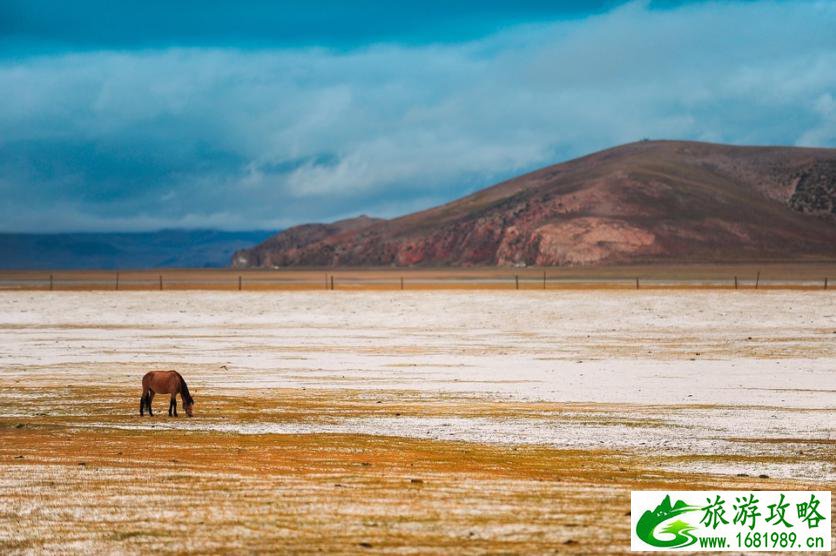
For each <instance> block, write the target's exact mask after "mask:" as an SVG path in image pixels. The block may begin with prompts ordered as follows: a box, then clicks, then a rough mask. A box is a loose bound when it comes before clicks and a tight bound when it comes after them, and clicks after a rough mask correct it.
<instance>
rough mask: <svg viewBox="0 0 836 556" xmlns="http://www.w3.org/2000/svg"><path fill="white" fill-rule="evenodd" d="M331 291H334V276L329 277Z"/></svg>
mask: <svg viewBox="0 0 836 556" xmlns="http://www.w3.org/2000/svg"><path fill="white" fill-rule="evenodd" d="M331 291H334V276H333V275H331Z"/></svg>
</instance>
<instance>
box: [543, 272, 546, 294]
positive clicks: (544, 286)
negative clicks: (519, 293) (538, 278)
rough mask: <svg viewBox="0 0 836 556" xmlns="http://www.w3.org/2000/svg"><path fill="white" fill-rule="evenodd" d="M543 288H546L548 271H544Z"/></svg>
mask: <svg viewBox="0 0 836 556" xmlns="http://www.w3.org/2000/svg"><path fill="white" fill-rule="evenodd" d="M543 289H544V290H545V289H546V271H545V270H544V271H543Z"/></svg>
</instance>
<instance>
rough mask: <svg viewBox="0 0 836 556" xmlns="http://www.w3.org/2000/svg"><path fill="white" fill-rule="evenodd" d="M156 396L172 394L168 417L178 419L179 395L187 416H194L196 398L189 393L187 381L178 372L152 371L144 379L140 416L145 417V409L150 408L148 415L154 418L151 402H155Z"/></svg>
mask: <svg viewBox="0 0 836 556" xmlns="http://www.w3.org/2000/svg"><path fill="white" fill-rule="evenodd" d="M154 394H171V402H170V403H169V404H168V416H169V417H171V416H172V415H173V416H174V417H177V394H180V398H182V400H183V409H185V410H186V415H188V416H189V417H191V416H192V408H193V407H194V398H192V395H191V394H190V393H189V387H188V386H187V385H186V381H185V379H183V377H182V376H181V375H180V373H178V372H177V371H151V372H150V373H146V374H145V376H144V377H142V398H140V400H139V414H140V415H144V414H145V413H144V410H145V408H148V415H151V416H152V417H153V416H154V412H153V411H151V402H152V401H154Z"/></svg>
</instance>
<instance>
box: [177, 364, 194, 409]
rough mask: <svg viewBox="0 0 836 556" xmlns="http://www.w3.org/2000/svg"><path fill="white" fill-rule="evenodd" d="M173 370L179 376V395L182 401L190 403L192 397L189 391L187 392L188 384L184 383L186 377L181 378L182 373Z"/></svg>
mask: <svg viewBox="0 0 836 556" xmlns="http://www.w3.org/2000/svg"><path fill="white" fill-rule="evenodd" d="M174 372H175V373H177V376H178V377H180V395H181V396H182V397H183V401H185V402H186V403H192V402H193V401H194V400H193V399H192V395H191V393H189V385H188V384H186V379H185V378H183V375H181V374H180V373H178V372H177V371H174Z"/></svg>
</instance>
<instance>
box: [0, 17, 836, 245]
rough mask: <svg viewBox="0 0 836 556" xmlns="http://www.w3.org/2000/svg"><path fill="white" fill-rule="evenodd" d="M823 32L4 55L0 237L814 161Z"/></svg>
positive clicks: (548, 26)
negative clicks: (555, 173) (544, 169)
mask: <svg viewBox="0 0 836 556" xmlns="http://www.w3.org/2000/svg"><path fill="white" fill-rule="evenodd" d="M834 28H836V4H834V3H832V2H740V3H726V2H724V3H689V4H684V5H678V6H675V7H671V8H668V9H654V8H653V7H652V6H650V5H649V4H648V3H646V2H633V3H628V4H624V5H620V6H617V7H615V8H613V9H610V10H609V11H605V12H602V13H594V14H589V15H586V16H585V17H573V18H571V19H562V20H550V21H537V22H532V23H515V24H513V25H508V26H505V27H504V28H502V29H501V30H499V31H495V32H491V33H488V34H483V35H482V36H480V37H478V38H468V39H467V40H462V41H455V40H451V39H450V38H449V36H445V38H444V40H439V41H433V40H431V39H429V38H426V37H423V38H422V39H421V40H414V39H411V40H409V41H406V40H403V41H400V42H399V41H398V40H397V37H395V38H387V40H386V41H384V42H369V43H367V44H365V43H364V44H351V45H348V46H345V45H342V46H339V47H337V46H326V47H318V46H312V45H309V44H304V45H298V46H293V45H290V46H288V45H267V46H247V47H243V46H235V45H234V44H233V45H228V44H227V45H223V46H219V47H218V46H206V45H199V46H195V45H187V46H176V45H174V46H172V45H150V46H147V45H141V46H136V45H133V46H130V47H120V48H116V47H113V46H110V47H103V46H102V45H96V44H93V45H86V46H85V47H84V48H75V47H73V48H66V47H65V48H58V49H48V50H47V51H44V52H36V51H31V52H25V53H21V52H20V50H19V46H18V47H12V46H7V47H6V48H8V49H9V52H13V51H14V54H13V55H11V54H8V53H7V55H6V56H3V57H0V91H2V97H3V102H0V195H2V196H3V203H2V206H0V221H2V224H0V227H2V229H3V230H5V231H59V230H148V229H155V228H161V227H216V228H223V229H254V228H280V227H286V226H288V225H292V224H295V223H300V222H306V221H321V220H331V219H335V218H340V217H345V216H351V215H356V214H359V213H369V214H373V215H376V216H395V215H399V214H403V213H406V212H410V211H413V210H417V209H420V208H424V207H427V206H430V205H433V204H436V203H439V202H443V201H446V200H450V199H452V198H455V197H458V196H461V195H463V194H466V193H468V192H471V191H473V190H476V189H478V188H481V187H484V186H487V185H490V184H492V183H494V182H496V181H498V180H501V179H504V178H507V177H510V176H513V175H516V174H518V173H521V172H524V171H527V170H531V169H534V168H537V167H540V166H543V165H547V164H551V163H555V162H559V161H562V160H566V159H568V158H571V157H574V156H578V155H582V154H585V153H588V152H590V151H593V150H596V149H601V148H605V147H609V146H613V145H616V144H620V143H624V142H629V141H635V140H638V139H641V138H644V137H650V138H677V139H695V140H705V141H717V142H728V143H736V144H782V145H811V146H813V145H814V146H829V147H832V146H836V71H834V68H836V34H834V33H833V29H834ZM361 42H362V41H361Z"/></svg>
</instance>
